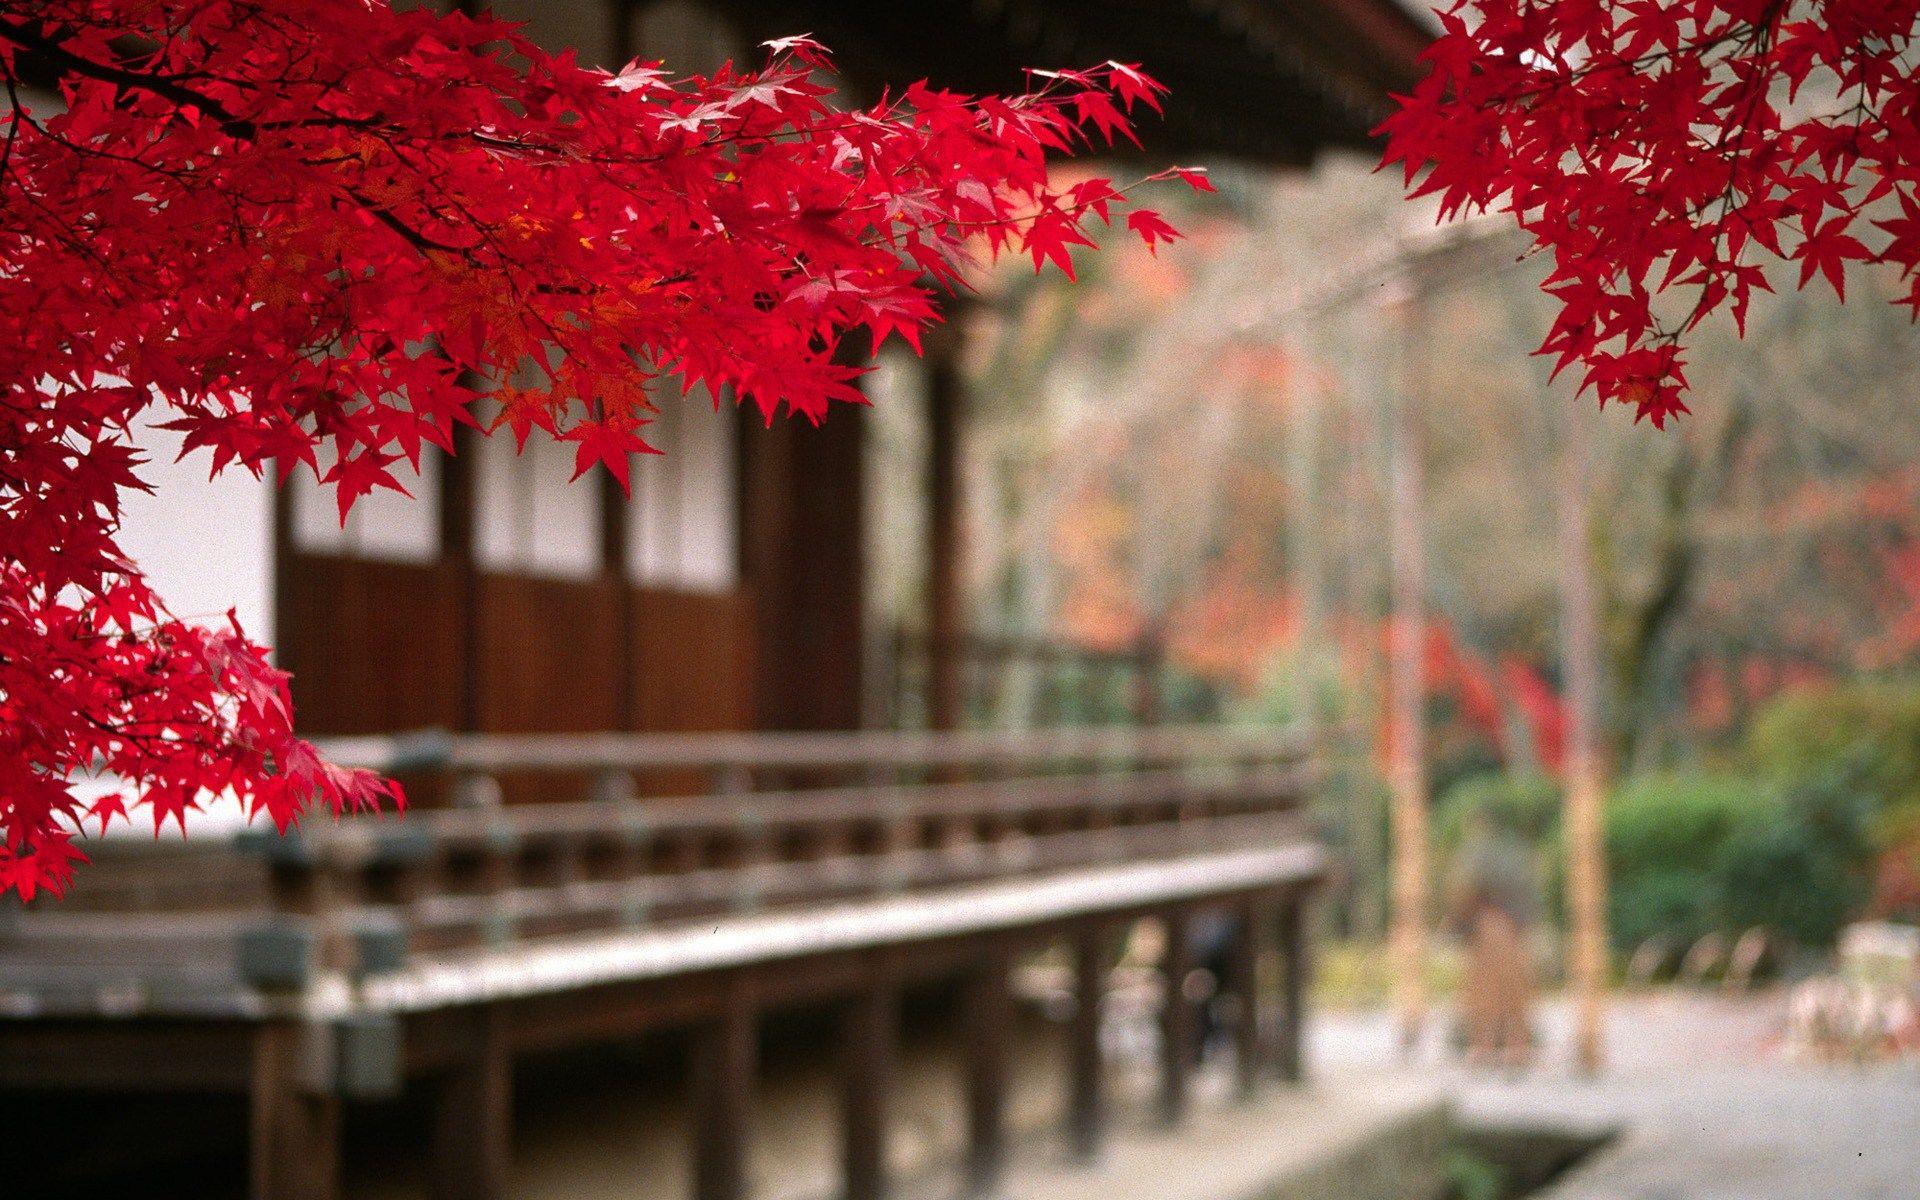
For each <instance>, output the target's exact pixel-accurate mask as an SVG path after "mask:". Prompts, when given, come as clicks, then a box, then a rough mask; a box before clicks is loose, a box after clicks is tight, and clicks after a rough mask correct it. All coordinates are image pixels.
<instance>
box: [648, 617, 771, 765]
mask: <svg viewBox="0 0 1920 1200" xmlns="http://www.w3.org/2000/svg"><path fill="white" fill-rule="evenodd" d="M632 595H633V614H634V629H633V663H632V671H633V725H632V727H633V728H634V729H637V730H643V731H652V732H704V731H708V730H733V729H751V728H752V727H753V717H754V692H753V687H754V661H755V657H754V649H755V647H754V636H753V616H754V609H753V602H752V600H751V599H750V598H749V597H748V596H747V594H746V593H745V592H744V591H733V592H721V593H712V594H708V593H694V592H676V591H669V590H665V589H660V588H636V589H634V590H633V593H632Z"/></svg>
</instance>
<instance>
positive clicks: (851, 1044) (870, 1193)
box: [840, 980, 899, 1200]
mask: <svg viewBox="0 0 1920 1200" xmlns="http://www.w3.org/2000/svg"><path fill="white" fill-rule="evenodd" d="M898 1007H899V1003H898V997H897V996H896V994H895V992H894V989H893V987H892V986H891V984H890V983H889V982H887V981H885V980H881V981H877V982H875V983H874V984H873V985H871V986H869V987H867V988H864V989H862V990H861V991H860V992H858V993H857V994H855V995H854V996H853V997H852V998H851V999H849V1000H848V1001H847V1002H846V1006H845V1007H844V1008H843V1009H842V1011H841V1016H840V1056H841V1076H840V1111H841V1126H840V1131H841V1138H840V1164H841V1170H842V1178H843V1179H844V1180H845V1185H846V1186H845V1189H844V1190H843V1192H842V1193H841V1194H842V1195H843V1196H844V1197H845V1200H881V1198H882V1197H884V1196H885V1195H886V1194H887V1183H888V1180H887V1110H888V1101H889V1098H890V1094H891V1092H892V1090H893V1075H894V1058H895V1047H896V1044H897V1042H898V1040H899V1031H898V1025H899V1017H898Z"/></svg>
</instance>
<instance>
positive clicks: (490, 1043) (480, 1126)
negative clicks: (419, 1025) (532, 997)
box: [427, 1005, 513, 1200]
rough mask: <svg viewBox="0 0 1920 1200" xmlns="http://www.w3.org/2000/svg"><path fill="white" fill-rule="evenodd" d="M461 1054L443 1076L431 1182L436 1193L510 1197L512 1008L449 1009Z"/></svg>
mask: <svg viewBox="0 0 1920 1200" xmlns="http://www.w3.org/2000/svg"><path fill="white" fill-rule="evenodd" d="M445 1019H446V1020H448V1021H451V1022H456V1023H457V1024H458V1026H459V1031H460V1032H459V1036H458V1039H457V1040H458V1044H459V1046H460V1048H461V1049H460V1060H459V1061H458V1062H456V1063H454V1064H453V1065H452V1066H450V1067H449V1068H447V1070H446V1071H445V1073H444V1074H442V1075H441V1076H440V1078H439V1079H438V1080H437V1081H436V1083H435V1086H434V1095H433V1116H432V1122H433V1124H432V1129H431V1134H430V1136H431V1139H432V1143H431V1148H430V1150H429V1158H428V1161H429V1163H430V1166H429V1170H428V1180H427V1186H428V1190H429V1192H430V1193H431V1195H432V1196H433V1198H434V1200H504V1197H505V1196H506V1195H507V1189H508V1176H509V1173H510V1171H511V1170H512V1166H513V1157H512V1155H513V1051H512V1048H511V1047H510V1046H509V1045H508V1043H507V1028H506V1014H505V1013H504V1012H502V1011H501V1010H500V1009H499V1008H498V1007H496V1006H492V1005H485V1006H481V1007H477V1008H472V1009H467V1010H464V1011H455V1012H450V1013H447V1014H446V1015H445Z"/></svg>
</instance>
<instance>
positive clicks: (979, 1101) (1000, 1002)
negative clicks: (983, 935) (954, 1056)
mask: <svg viewBox="0 0 1920 1200" xmlns="http://www.w3.org/2000/svg"><path fill="white" fill-rule="evenodd" d="M1012 968H1013V955H1012V953H1011V952H1009V951H1007V950H1005V949H1002V948H999V947H996V948H993V949H990V950H988V951H987V952H986V953H985V954H983V955H982V956H981V958H980V961H979V962H978V963H976V964H975V965H974V967H973V970H972V972H971V973H970V974H969V975H968V977H967V982H966V992H965V994H964V995H963V996H962V999H961V1003H962V1008H963V1011H962V1014H961V1029H962V1036H963V1037H964V1038H965V1053H966V1072H967V1075H966V1092H967V1151H966V1162H965V1167H964V1176H963V1182H964V1188H963V1191H964V1194H965V1195H967V1196H969V1197H975V1198H984V1197H989V1196H993V1195H994V1194H996V1193H997V1192H999V1190H1000V1187H1001V1184H1002V1182H1003V1180H1004V1178H1005V1175H1006V1165H1007V1126H1006V1107H1007V1050H1008V1047H1009V1046H1010V1044H1011V1043H1012V1041H1013V987H1012V979H1011V976H1012Z"/></svg>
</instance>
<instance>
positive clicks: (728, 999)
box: [691, 977, 760, 1200]
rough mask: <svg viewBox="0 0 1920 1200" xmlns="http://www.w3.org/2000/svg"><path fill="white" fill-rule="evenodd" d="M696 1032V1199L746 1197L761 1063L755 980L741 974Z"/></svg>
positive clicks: (694, 1122) (694, 1082) (743, 1198)
mask: <svg viewBox="0 0 1920 1200" xmlns="http://www.w3.org/2000/svg"><path fill="white" fill-rule="evenodd" d="M729 982H730V984H731V986H729V987H728V988H727V989H726V991H725V992H724V993H723V994H722V996H721V997H720V1003H719V1010H718V1011H717V1012H715V1013H714V1014H713V1015H712V1016H710V1017H709V1018H708V1019H707V1020H706V1021H704V1022H702V1023H701V1024H700V1025H699V1026H698V1027H697V1028H696V1029H695V1030H694V1036H693V1045H692V1053H693V1062H692V1064H691V1067H692V1082H693V1104H692V1114H693V1198H694V1200H746V1197H747V1192H748V1183H749V1180H748V1171H747V1144H748V1137H749V1134H750V1130H751V1125H752V1119H753V1093H754V1077H755V1075H756V1074H757V1073H758V1067H759V1052H760V1046H759V1040H760V1028H759V1014H758V1013H757V1012H756V1011H755V997H754V995H753V993H752V992H751V990H750V988H751V982H750V981H749V980H747V979H745V978H739V977H736V978H735V979H733V980H730V981H729Z"/></svg>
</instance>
